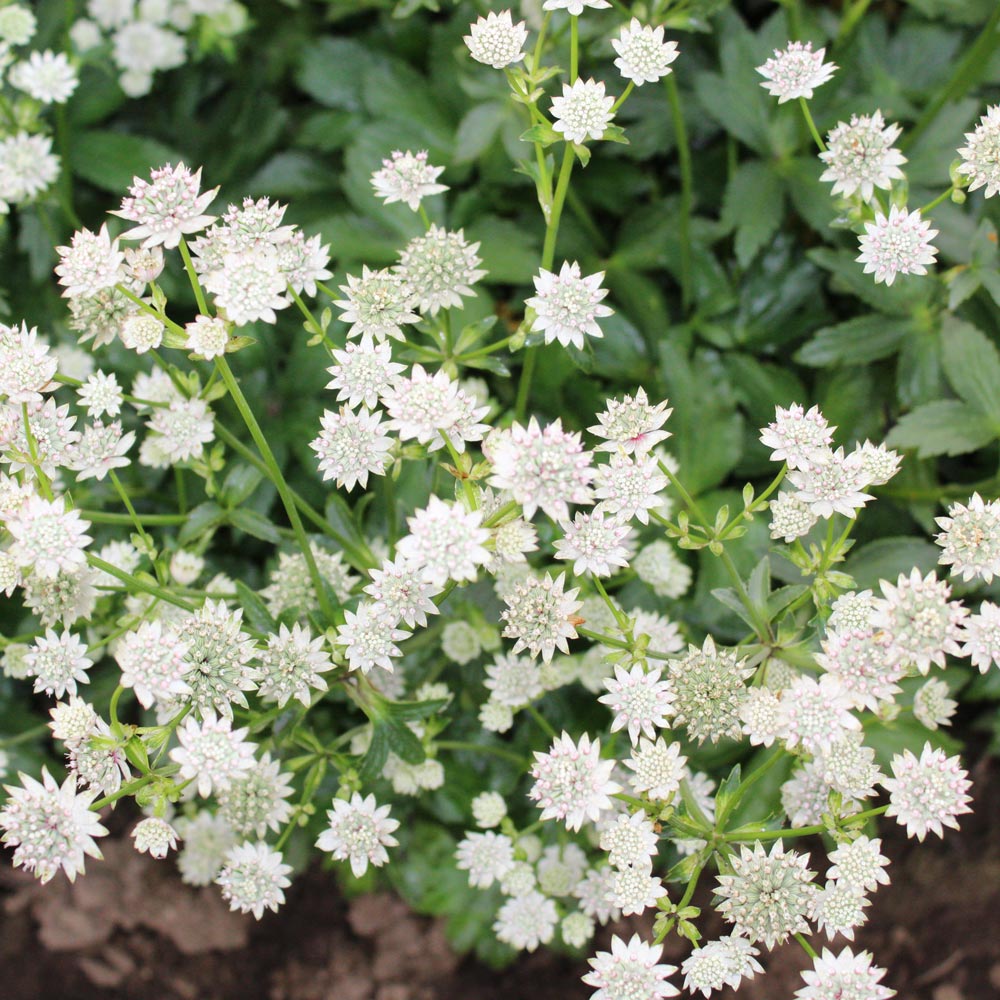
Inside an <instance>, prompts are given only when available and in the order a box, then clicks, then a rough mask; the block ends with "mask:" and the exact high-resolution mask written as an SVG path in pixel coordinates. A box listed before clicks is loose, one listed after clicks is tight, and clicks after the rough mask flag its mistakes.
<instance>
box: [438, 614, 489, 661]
mask: <svg viewBox="0 0 1000 1000" xmlns="http://www.w3.org/2000/svg"><path fill="white" fill-rule="evenodd" d="M482 651H483V644H482V642H480V639H479V633H478V632H477V631H476V629H475V626H474V625H472V623H471V622H467V621H461V620H460V621H455V622H448V624H447V625H445V627H444V628H443V629H442V630H441V652H442V653H444V655H445V656H447V657H448V659H449V660H451V662H452V663H457V664H458V665H459V666H460V667H464V666H465V664H466V663H471V662H472V661H473V660H475V659H476V658H477V657H478V656H479V654H480V653H482Z"/></svg>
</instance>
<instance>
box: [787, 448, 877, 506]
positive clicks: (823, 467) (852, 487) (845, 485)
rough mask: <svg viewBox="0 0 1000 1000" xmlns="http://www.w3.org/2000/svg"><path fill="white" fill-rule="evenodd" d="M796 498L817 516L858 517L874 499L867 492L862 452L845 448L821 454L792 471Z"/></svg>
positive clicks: (790, 478) (789, 479)
mask: <svg viewBox="0 0 1000 1000" xmlns="http://www.w3.org/2000/svg"><path fill="white" fill-rule="evenodd" d="M788 481H789V482H790V483H791V484H792V485H793V486H794V487H795V498H796V499H797V500H799V501H801V502H802V503H804V504H807V505H808V507H809V510H810V511H811V512H812V513H813V514H815V515H816V516H817V517H833V515H834V514H843V515H844V517H855V516H856V514H857V511H858V510H859V509H860V508H861V507H864V505H865V504H866V503H867V502H868V501H869V500H871V499H873V498H872V496H871V494H870V493H865V492H863V490H864V488H865V486H867V484H868V483H867V479H866V475H865V470H864V464H863V461H862V458H861V455H860V454H859V453H858V452H851V453H850V454H849V455H845V454H844V449H843V448H838V449H837V450H836V451H831V450H829V449H828V450H827V451H826V452H823V453H820V454H819V455H817V456H816V457H815V459H814V460H813V461H811V462H810V463H809V464H808V465H806V466H804V467H802V468H798V469H793V470H792V471H791V472H789V473H788Z"/></svg>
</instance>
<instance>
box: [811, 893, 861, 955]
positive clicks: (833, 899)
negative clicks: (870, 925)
mask: <svg viewBox="0 0 1000 1000" xmlns="http://www.w3.org/2000/svg"><path fill="white" fill-rule="evenodd" d="M870 905H871V901H870V900H869V899H868V897H867V896H866V895H865V894H864V893H862V892H858V891H857V890H856V889H855V888H854V887H853V886H850V885H847V884H846V883H844V882H827V884H826V885H825V886H824V887H823V889H822V890H821V891H820V892H819V893H818V894H817V896H816V908H815V910H814V911H813V921H814V923H815V924H816V928H817V930H820V931H822V932H823V933H824V934H825V935H826V936H827V938H829V939H830V940H831V941H832V940H833V939H834V938H835V937H836V936H837V935H838V934H841V935H843V936H844V937H845V938H847V940H848V941H853V940H854V931H855V928H858V927H861V926H862V925H863V924H865V923H867V921H868V915H867V914H866V913H865V907H866V906H870Z"/></svg>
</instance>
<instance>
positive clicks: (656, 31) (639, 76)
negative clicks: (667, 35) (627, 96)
mask: <svg viewBox="0 0 1000 1000" xmlns="http://www.w3.org/2000/svg"><path fill="white" fill-rule="evenodd" d="M663 30H664V29H663V26H662V25H660V26H659V27H658V28H650V27H648V26H647V27H643V25H642V23H641V22H640V21H639V19H638V18H636V17H633V18H632V20H631V22H630V23H629V24H628V25H625V26H623V27H622V29H621V34H620V35H619V36H618V37H617V38H612V39H611V47H612V48H613V49H614V50H615V52H617V53H618V58H617V59H616V60H615V65H616V66H617V67H618V72H619V73H621V75H622V76H623V77H625V79H626V80H631V81H632V83H634V84H635V85H636V86H637V87H641V86H642V85H643V84H644V83H655V82H656V81H657V80H660V79H662V78H663V77H665V76H666V75H667V74H668V73H670V72H671V70H670V64H671V63H672V62H673V61H674V60H675V59H676V58H677V43H676V42H665V41H664V40H663Z"/></svg>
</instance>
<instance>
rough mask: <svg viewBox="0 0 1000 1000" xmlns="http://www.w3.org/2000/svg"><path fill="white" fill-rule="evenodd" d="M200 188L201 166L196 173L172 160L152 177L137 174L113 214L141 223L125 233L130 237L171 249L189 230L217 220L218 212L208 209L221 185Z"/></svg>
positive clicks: (196, 230)
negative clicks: (206, 213)
mask: <svg viewBox="0 0 1000 1000" xmlns="http://www.w3.org/2000/svg"><path fill="white" fill-rule="evenodd" d="M200 188H201V168H200V167H199V168H198V169H197V170H195V171H194V172H193V173H192V171H190V170H189V169H188V168H187V167H186V166H185V165H184V164H183V163H178V164H177V166H176V167H172V166H170V165H169V164H168V165H167V166H165V167H161V168H159V169H158V170H154V171H153V172H152V174H151V175H150V179H149V180H148V181H146V180H143V179H142V178H141V177H136V178H134V179H133V182H132V186H131V187H130V188H129V196H128V197H127V198H125V199H124V200H123V201H122V207H121V208H120V209H119V210H118V211H116V212H112V213H111V214H112V215H117V216H119V217H120V218H122V219H127V220H128V221H130V222H135V223H137V225H136V227H135V228H134V229H130V230H129V231H128V232H127V233H125V234H124V235H125V238H126V239H130V240H140V239H141V240H142V241H143V243H142V245H143V246H144V247H153V246H159V245H162V246H164V247H166V248H167V249H168V250H169V249H171V248H172V247H176V246H177V245H178V244H179V243H180V241H181V240H182V239H183V238H184V237H185V236H186V235H188V234H189V233H197V232H199V231H200V230H202V229H204V228H205V227H206V226H207V225H208V224H209V223H211V222H214V221H215V216H213V215H205V214H204V212H205V209H206V208H208V206H209V205H210V204H211V202H212V200H213V199H214V198H215V196H216V194H217V193H218V190H219V189H218V188H214V189H213V190H211V191H205V192H202V191H200Z"/></svg>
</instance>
